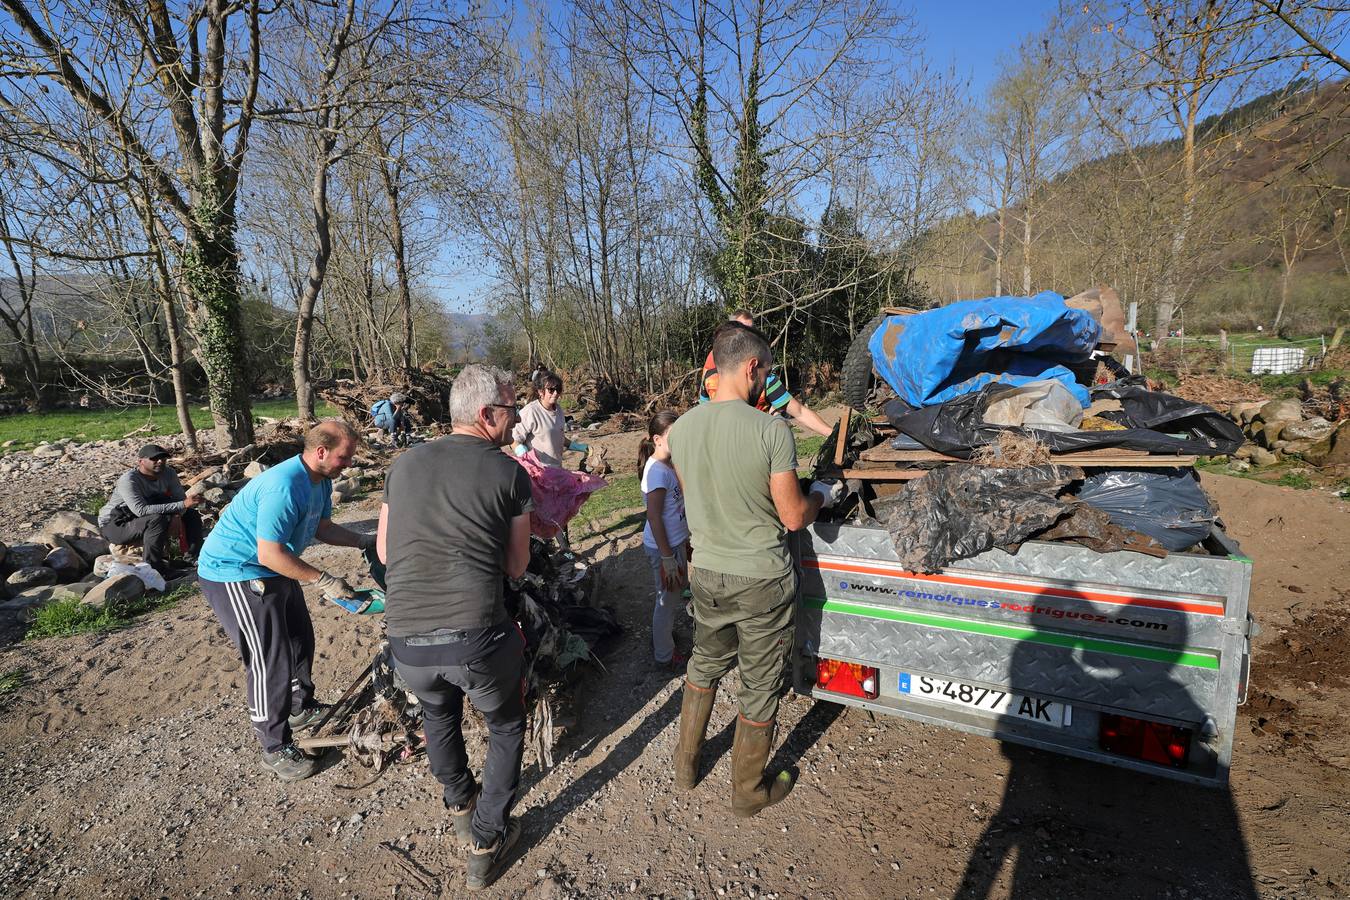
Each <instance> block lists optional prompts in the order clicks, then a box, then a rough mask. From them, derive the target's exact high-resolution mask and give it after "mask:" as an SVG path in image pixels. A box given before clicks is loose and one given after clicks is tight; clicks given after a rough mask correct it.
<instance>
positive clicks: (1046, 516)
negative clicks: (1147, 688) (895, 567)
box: [885, 464, 1083, 572]
mask: <svg viewBox="0 0 1350 900" xmlns="http://www.w3.org/2000/svg"><path fill="white" fill-rule="evenodd" d="M1082 477H1083V470H1082V469H1079V468H1077V467H1075V466H1030V467H1027V468H1023V469H996V468H986V467H983V466H966V465H957V464H952V465H949V466H943V467H941V468H939V469H934V470H933V471H931V472H929V473H928V474H927V475H925V476H924V477H923V478H916V479H915V480H913V481H911V482H909V483H908V484H907V485H905V487H904V488H903V489H902V490H901V491H900V492H899V493H898V494H896V495H895V497H894V498H893V500H890V501H888V502H887V503H886V506H888V507H890V510H891V512H890V516H889V517H888V519H887V520H886V523H885V525H886V531H887V532H889V533H890V535H891V539H892V540H893V541H894V543H895V552H896V553H897V554H898V555H899V557H900V563H901V564H902V565H903V566H904V567H905V568H906V569H908V570H909V571H911V572H936V571H938V570H939V569H941V568H942V567H943V566H945V565H947V564H948V563H950V562H951V561H953V560H957V559H966V558H967V557H971V556H975V555H977V554H980V553H983V552H984V551H985V550H988V549H990V548H991V547H1015V546H1016V545H1018V544H1021V543H1022V542H1023V541H1025V540H1028V539H1030V538H1031V537H1033V536H1034V535H1036V534H1038V533H1040V532H1042V531H1045V530H1046V529H1048V528H1050V527H1051V526H1052V525H1054V524H1055V523H1056V522H1058V521H1059V520H1060V519H1061V518H1063V517H1064V516H1065V515H1067V514H1068V513H1069V512H1070V509H1071V507H1070V506H1069V505H1067V504H1065V503H1063V502H1061V501H1060V500H1059V499H1058V495H1059V493H1060V492H1061V491H1063V490H1064V489H1065V488H1066V487H1067V486H1068V485H1069V484H1070V483H1072V482H1074V481H1077V480H1078V479H1081V478H1082Z"/></svg>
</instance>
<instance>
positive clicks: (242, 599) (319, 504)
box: [197, 420, 375, 781]
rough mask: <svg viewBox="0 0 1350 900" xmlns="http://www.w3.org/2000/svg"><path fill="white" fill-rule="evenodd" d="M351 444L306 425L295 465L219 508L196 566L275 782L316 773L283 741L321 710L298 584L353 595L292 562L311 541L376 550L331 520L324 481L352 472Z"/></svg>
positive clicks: (350, 437)
mask: <svg viewBox="0 0 1350 900" xmlns="http://www.w3.org/2000/svg"><path fill="white" fill-rule="evenodd" d="M359 441H360V438H359V436H358V435H357V433H356V431H355V430H353V429H352V428H351V426H349V425H347V424H345V423H343V422H339V421H335V420H329V421H326V422H320V423H319V424H318V425H315V426H314V427H313V428H311V429H310V430H309V432H308V433H307V434H306V435H305V449H304V451H303V452H302V453H301V454H300V455H299V456H293V457H291V458H290V459H288V460H286V461H285V462H284V463H281V464H279V465H276V466H273V467H272V468H270V469H268V470H267V471H266V472H264V473H262V474H261V475H259V476H257V477H256V478H253V479H252V480H251V481H249V483H248V484H247V485H245V487H244V489H243V490H242V491H240V492H239V494H238V495H237V496H236V497H235V498H234V500H233V501H231V503H230V505H229V506H227V507H225V510H224V512H222V513H221V516H220V521H219V522H217V523H216V527H215V529H214V530H212V532H211V534H210V536H209V537H207V539H206V543H205V544H204V545H203V546H202V551H201V554H200V556H199V557H198V562H197V580H198V582H199V583H200V584H201V588H202V593H203V594H205V595H206V599H207V601H208V602H209V603H210V604H211V608H212V609H213V610H215V613H216V617H217V618H218V619H219V620H220V624H221V626H222V627H223V628H224V629H225V633H226V634H227V635H228V636H229V638H230V640H231V641H232V642H233V643H234V645H235V647H236V648H238V650H239V656H240V658H241V659H242V660H243V663H244V670H245V680H246V683H247V691H248V714H249V719H250V720H251V721H252V722H253V728H254V730H255V731H256V732H257V733H258V740H259V741H260V742H261V743H262V749H263V754H262V756H263V767H264V768H266V769H267V770H268V771H271V772H273V773H275V774H276V775H277V776H278V777H279V778H281V779H282V780H283V781H298V780H300V779H302V778H308V777H309V776H310V775H313V774H314V773H315V772H316V771H318V765H317V761H316V760H314V759H311V758H310V757H308V756H306V755H305V754H304V753H302V752H301V751H300V750H299V748H297V747H296V746H295V744H294V743H293V742H292V740H291V728H299V727H301V726H302V725H305V724H307V723H309V722H311V721H313V720H314V719H315V717H316V716H317V715H319V714H320V713H321V711H322V710H323V708H324V707H322V706H321V705H320V704H319V703H317V702H316V701H315V699H314V682H313V681H312V680H311V678H310V667H311V664H312V662H313V659H314V625H313V623H312V622H311V621H310V618H309V609H308V608H307V607H306V606H305V596H304V594H303V593H302V592H301V590H300V585H302V584H309V585H317V586H318V587H319V589H320V591H321V592H322V595H323V597H324V598H325V599H334V598H341V597H350V596H351V595H352V594H353V593H354V590H353V588H352V587H351V586H350V585H349V584H347V583H346V582H345V581H343V580H342V579H341V578H339V577H337V576H336V575H331V574H329V573H328V572H324V571H321V570H319V569H316V568H314V567H313V566H311V565H310V564H309V563H307V562H305V561H304V560H302V559H301V558H300V554H301V553H302V552H304V549H305V548H306V547H308V546H309V545H310V543H311V542H313V541H314V540H315V539H316V538H317V539H318V540H320V541H322V542H323V543H325V544H334V545H336V546H339V547H359V548H361V549H365V548H367V547H374V546H375V535H373V534H359V533H357V532H355V531H349V530H348V529H346V528H343V527H342V526H341V525H336V524H334V523H333V521H332V519H331V518H330V517H331V516H332V511H333V509H332V490H333V488H332V481H331V479H332V477H333V476H334V475H337V474H338V473H339V472H341V471H342V470H343V469H345V468H346V467H347V466H348V465H349V464H350V463H351V461H352V456H353V455H355V453H356V447H357V443H358V442H359Z"/></svg>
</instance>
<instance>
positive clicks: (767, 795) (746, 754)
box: [731, 715, 794, 819]
mask: <svg viewBox="0 0 1350 900" xmlns="http://www.w3.org/2000/svg"><path fill="white" fill-rule="evenodd" d="M773 726H774V723H773V722H751V721H750V720H749V719H747V718H746V717H745V716H741V715H738V716H736V739H735V740H734V741H733V742H732V744H731V811H732V812H733V813H735V815H736V817H737V818H738V819H748V818H750V817H751V816H753V815H754V814H755V813H757V812H759V811H760V810H762V809H764V808H765V807H769V806H773V805H774V804H775V803H777V802H778V801H779V800H782V799H783V798H784V797H786V796H787V795H788V794H789V793H791V791H792V786H793V782H794V779H793V775H792V773H791V772H786V771H785V772H779V773H777V774H776V775H774V776H773V777H772V778H770V777H768V774H767V773H766V772H765V771H764V767H765V766H766V765H768V763H769V752H770V751H771V750H772V749H773V731H774V728H773Z"/></svg>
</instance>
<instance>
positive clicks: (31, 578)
mask: <svg viewBox="0 0 1350 900" xmlns="http://www.w3.org/2000/svg"><path fill="white" fill-rule="evenodd" d="M58 580H59V576H57V574H56V570H55V569H49V568H47V567H46V566H24V567H23V568H22V569H18V570H16V571H14V572H12V573H11V574H10V576H9V577H8V578H6V579H5V585H6V586H7V587H8V588H9V592H10V593H11V594H17V593H21V592H23V591H26V590H28V589H29V588H35V587H47V586H48V585H53V584H56V582H57V581H58Z"/></svg>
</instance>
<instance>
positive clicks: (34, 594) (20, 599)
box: [0, 587, 56, 623]
mask: <svg viewBox="0 0 1350 900" xmlns="http://www.w3.org/2000/svg"><path fill="white" fill-rule="evenodd" d="M55 590H56V588H51V587H35V588H29V589H28V590H26V591H22V592H20V593H18V594H15V595H14V596H13V597H10V598H9V599H8V600H4V601H0V623H3V622H7V621H8V622H12V621H18V622H30V621H32V619H33V613H34V612H35V611H36V610H37V609H38V608H39V607H42V606H46V605H47V604H48V603H51V602H52V599H53V597H52V594H53V592H54V591H55Z"/></svg>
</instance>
